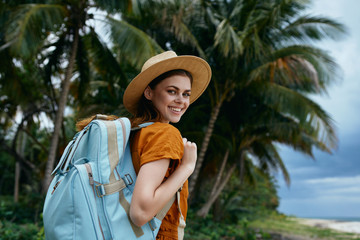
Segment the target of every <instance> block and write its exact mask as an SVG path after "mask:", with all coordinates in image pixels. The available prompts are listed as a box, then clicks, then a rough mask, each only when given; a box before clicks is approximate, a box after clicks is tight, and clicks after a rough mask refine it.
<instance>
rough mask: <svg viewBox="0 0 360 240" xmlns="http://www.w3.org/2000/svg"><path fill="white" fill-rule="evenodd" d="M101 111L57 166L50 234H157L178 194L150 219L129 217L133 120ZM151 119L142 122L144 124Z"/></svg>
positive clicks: (65, 237) (49, 198)
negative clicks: (135, 220)
mask: <svg viewBox="0 0 360 240" xmlns="http://www.w3.org/2000/svg"><path fill="white" fill-rule="evenodd" d="M100 119H104V116H103V115H97V120H93V121H92V122H91V123H90V124H89V125H87V126H86V127H85V128H84V129H83V130H82V131H80V132H78V133H77V134H76V135H75V137H74V139H73V140H72V141H71V142H70V143H69V144H68V145H67V147H66V149H65V151H64V153H63V155H62V157H61V159H60V162H59V164H58V165H57V167H56V168H55V170H54V172H53V174H55V177H54V179H53V180H52V182H51V184H50V186H49V189H48V192H47V195H46V199H45V204H44V211H43V219H44V229H45V237H46V239H48V240H56V239H61V240H70V239H71V240H73V239H74V240H81V239H85V240H92V239H114V240H121V239H126V240H131V239H141V240H143V239H155V237H156V235H157V232H158V231H159V227H160V224H161V221H162V219H163V218H164V216H165V215H166V213H167V211H168V210H169V209H170V207H171V205H172V203H173V202H174V200H175V196H174V198H173V199H171V201H169V203H168V204H167V205H166V206H165V207H164V208H163V209H162V210H161V212H160V213H159V214H158V215H156V217H154V218H153V219H152V220H151V221H150V222H149V223H147V224H145V225H144V226H142V227H141V228H140V227H137V226H136V225H134V224H133V223H132V222H131V220H130V218H129V208H130V202H131V196H132V192H133V189H134V185H135V181H136V174H135V171H134V167H133V164H132V159H131V153H130V146H129V145H130V144H129V141H128V140H129V135H130V131H131V126H130V121H129V120H128V119H127V118H119V119H117V120H114V121H105V120H100ZM147 125H149V124H145V125H142V126H140V127H145V126H147Z"/></svg>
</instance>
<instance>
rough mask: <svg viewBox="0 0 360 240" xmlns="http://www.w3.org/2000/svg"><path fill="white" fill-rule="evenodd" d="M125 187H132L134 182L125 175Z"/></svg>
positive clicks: (128, 175) (129, 176)
mask: <svg viewBox="0 0 360 240" xmlns="http://www.w3.org/2000/svg"><path fill="white" fill-rule="evenodd" d="M123 180H124V181H125V183H126V185H132V184H133V183H134V180H133V179H132V177H131V175H130V174H128V173H127V174H125V176H124V179H123Z"/></svg>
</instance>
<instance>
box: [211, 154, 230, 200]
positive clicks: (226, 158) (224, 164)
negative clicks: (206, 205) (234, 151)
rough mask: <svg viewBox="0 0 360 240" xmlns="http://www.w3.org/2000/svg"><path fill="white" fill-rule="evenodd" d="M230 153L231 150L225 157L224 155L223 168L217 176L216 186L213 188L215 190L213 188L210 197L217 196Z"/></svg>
mask: <svg viewBox="0 0 360 240" xmlns="http://www.w3.org/2000/svg"><path fill="white" fill-rule="evenodd" d="M229 152H230V150H229V149H227V150H226V153H225V155H224V158H223V161H222V163H221V167H220V170H219V173H218V175H217V177H216V180H215V184H214V186H213V188H212V190H211V192H210V196H213V195H214V194H215V191H216V189H217V188H218V187H219V184H220V181H221V177H222V175H223V173H224V170H225V166H226V163H227V160H228V158H229Z"/></svg>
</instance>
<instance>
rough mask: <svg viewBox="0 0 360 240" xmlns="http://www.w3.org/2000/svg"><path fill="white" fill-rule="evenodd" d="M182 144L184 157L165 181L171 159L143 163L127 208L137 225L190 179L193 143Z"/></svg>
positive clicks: (145, 221)
mask: <svg viewBox="0 0 360 240" xmlns="http://www.w3.org/2000/svg"><path fill="white" fill-rule="evenodd" d="M183 142H184V156H183V159H182V162H181V164H180V166H179V167H178V168H177V169H176V170H175V171H174V172H173V173H172V174H171V175H170V177H169V178H168V179H167V180H166V181H165V182H163V183H162V181H163V180H164V177H165V174H166V171H167V169H168V167H169V163H170V159H161V160H157V161H153V162H149V163H146V164H144V165H143V166H142V167H141V168H140V171H139V173H138V176H137V179H136V183H135V189H134V193H133V197H132V200H131V205H130V218H131V220H132V221H133V223H134V224H136V225H137V226H142V225H144V224H145V223H147V222H148V221H150V220H151V219H152V218H153V217H154V216H155V215H156V214H157V213H158V212H159V211H160V210H161V209H162V208H163V207H164V206H165V204H166V203H167V202H168V201H169V200H170V199H171V198H172V197H173V196H174V194H175V193H176V191H178V190H179V188H180V187H181V186H182V185H183V184H184V182H185V181H186V180H187V179H188V178H189V176H190V175H191V174H192V172H193V171H194V168H195V164H196V158H197V154H196V144H195V143H191V142H188V141H187V140H186V139H183Z"/></svg>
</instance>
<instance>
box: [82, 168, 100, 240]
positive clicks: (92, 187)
mask: <svg viewBox="0 0 360 240" xmlns="http://www.w3.org/2000/svg"><path fill="white" fill-rule="evenodd" d="M85 168H86V171H87V173H88V177H89V183H90V186H91V189H92V190H93V194H94V199H95V202H96V195H95V190H94V178H93V174H92V170H91V166H90V164H89V163H85ZM98 222H99V227H100V231H101V235H102V237H103V239H105V236H104V231H103V229H102V227H101V223H100V218H99V215H98Z"/></svg>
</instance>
